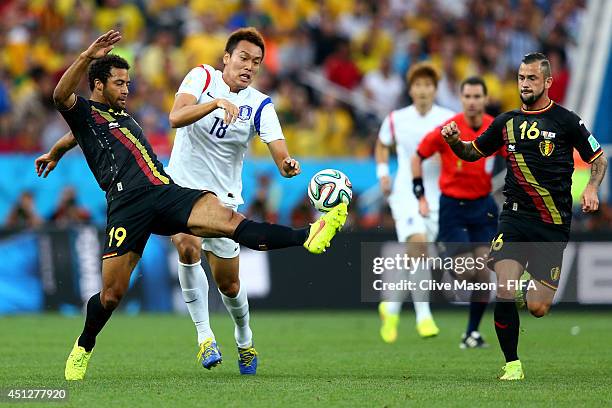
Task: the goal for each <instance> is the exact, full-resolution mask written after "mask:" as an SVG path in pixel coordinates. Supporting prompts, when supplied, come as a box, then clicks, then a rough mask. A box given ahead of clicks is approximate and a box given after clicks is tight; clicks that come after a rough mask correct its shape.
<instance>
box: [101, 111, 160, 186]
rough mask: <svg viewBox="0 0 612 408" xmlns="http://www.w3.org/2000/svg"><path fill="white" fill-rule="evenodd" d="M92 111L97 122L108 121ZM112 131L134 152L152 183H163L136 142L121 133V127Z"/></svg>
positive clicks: (111, 131) (139, 164)
mask: <svg viewBox="0 0 612 408" xmlns="http://www.w3.org/2000/svg"><path fill="white" fill-rule="evenodd" d="M91 113H92V114H93V117H94V120H95V121H96V123H105V122H108V121H107V120H106V119H104V118H103V117H102V115H100V114H99V113H98V112H96V111H95V110H92V111H91ZM110 133H111V134H112V135H113V136H115V138H116V139H117V140H119V141H120V142H121V144H123V145H124V146H125V147H126V148H127V149H128V150H129V151H130V153H132V156H134V158H135V159H136V163H138V167H140V170H142V172H143V173H144V174H145V176H147V178H148V179H149V181H150V182H151V183H153V184H155V185H160V184H163V183H162V182H161V180H159V179H158V178H157V177H155V176H154V175H153V173H152V172H151V169H150V168H149V166H148V165H147V163H146V162H145V160H144V158H143V157H142V154H141V153H140V152H139V151H138V148H136V146H134V143H132V142H131V141H130V140H129V139H128V138H127V137H125V135H124V134H123V133H121V131H120V130H119V129H111V130H110Z"/></svg>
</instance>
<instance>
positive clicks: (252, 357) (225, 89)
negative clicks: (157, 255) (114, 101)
mask: <svg viewBox="0 0 612 408" xmlns="http://www.w3.org/2000/svg"><path fill="white" fill-rule="evenodd" d="M263 56H264V42H263V39H262V37H261V35H260V34H259V33H258V32H257V30H255V29H254V28H246V29H240V30H237V31H235V32H234V33H232V34H231V35H230V37H229V38H228V40H227V44H226V47H225V54H224V56H223V63H224V68H223V72H221V71H218V70H215V69H214V68H212V67H211V66H209V65H201V66H198V67H196V68H194V69H192V70H191V71H190V72H189V73H188V74H187V76H186V77H185V79H184V80H183V82H182V84H181V86H180V87H179V89H178V92H177V93H176V97H175V100H174V106H173V107H172V111H171V112H170V123H171V125H172V127H174V128H179V129H178V130H177V132H176V138H175V141H174V146H173V149H172V155H171V157H170V163H169V165H168V168H167V169H166V170H167V172H168V174H170V176H171V177H172V178H173V180H174V181H175V182H176V183H177V184H179V185H181V186H184V187H189V188H195V189H200V190H208V191H212V192H214V193H215V194H216V195H217V196H218V197H219V199H220V200H221V201H222V202H223V203H224V204H225V205H226V206H228V207H230V208H232V209H234V210H235V209H237V207H238V206H239V205H240V204H242V203H243V200H242V196H241V192H242V164H243V160H244V156H245V154H246V152H247V149H248V144H249V141H250V140H251V139H252V138H253V137H254V136H255V135H256V134H259V137H260V138H261V140H262V141H263V142H264V143H266V144H267V145H268V148H269V149H270V153H271V155H272V158H273V159H274V161H275V163H276V165H277V167H278V169H279V172H280V173H281V175H283V176H284V177H293V176H296V175H298V174H299V173H300V165H299V163H298V162H297V161H296V160H294V159H292V158H291V157H290V156H289V153H288V151H287V146H286V144H285V139H284V136H283V132H282V129H281V126H280V123H279V121H278V117H277V115H276V112H275V110H274V105H272V102H271V99H270V98H269V97H268V96H267V95H265V94H263V93H261V92H259V91H257V90H256V89H254V88H252V87H250V84H251V82H252V81H253V79H254V77H255V75H256V74H257V72H258V71H259V68H260V65H261V63H262V60H263ZM172 242H173V243H174V245H175V246H176V248H177V250H178V253H179V267H178V271H179V281H180V284H181V289H182V292H183V298H184V300H185V303H186V304H187V308H188V309H189V313H190V315H191V318H192V320H193V321H194V323H195V326H196V329H197V332H198V344H199V346H200V352H199V353H198V358H199V359H200V361H201V363H202V365H203V366H204V367H205V368H208V369H210V368H212V367H214V366H216V365H218V364H219V363H221V352H220V351H219V348H218V346H217V344H216V340H215V336H214V334H213V331H212V329H211V328H210V322H209V314H208V280H207V278H206V274H205V273H204V270H203V269H202V266H201V259H200V253H201V250H204V254H205V256H206V260H207V261H208V263H209V265H210V267H211V271H212V275H213V277H214V279H215V282H216V283H217V286H218V287H219V291H220V293H221V298H222V299H223V303H224V304H225V307H226V308H227V310H228V312H229V313H230V315H231V316H232V319H233V321H234V323H235V330H234V336H235V339H236V344H237V346H238V354H239V360H238V364H239V369H240V373H241V374H255V372H256V369H257V352H256V351H255V348H254V347H253V339H252V337H253V335H252V332H251V329H250V327H249V304H248V300H247V293H246V290H245V288H243V287H241V286H240V279H239V273H238V272H239V268H238V265H239V263H238V255H239V252H240V246H239V245H238V244H237V243H236V242H234V241H233V240H231V239H229V238H204V239H202V238H199V237H195V236H192V235H187V234H178V235H175V236H173V237H172Z"/></svg>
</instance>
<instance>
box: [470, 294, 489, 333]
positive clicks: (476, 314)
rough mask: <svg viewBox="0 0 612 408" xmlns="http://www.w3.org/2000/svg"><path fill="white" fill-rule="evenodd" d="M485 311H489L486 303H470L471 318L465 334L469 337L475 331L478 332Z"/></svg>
mask: <svg viewBox="0 0 612 408" xmlns="http://www.w3.org/2000/svg"><path fill="white" fill-rule="evenodd" d="M485 310H487V303H486V302H470V318H469V320H468V325H467V330H466V332H465V334H466V335H468V336H469V335H470V333H472V332H473V331H478V326H480V321H481V320H482V315H483V314H484V312H485Z"/></svg>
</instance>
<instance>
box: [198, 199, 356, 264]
mask: <svg viewBox="0 0 612 408" xmlns="http://www.w3.org/2000/svg"><path fill="white" fill-rule="evenodd" d="M347 214H348V213H347V208H346V204H340V205H338V206H336V207H334V209H332V210H331V211H330V212H328V213H327V214H325V215H324V216H323V217H321V218H320V219H319V220H318V221H317V222H315V223H314V224H312V225H311V226H310V228H299V229H294V228H290V227H286V226H283V225H278V224H269V223H265V222H255V221H251V220H247V219H246V218H245V217H244V216H243V215H241V214H239V213H237V212H236V211H233V210H231V209H229V208H227V207H225V206H224V205H223V204H222V203H221V201H219V199H218V198H217V197H216V196H215V195H213V194H210V193H208V194H204V195H203V196H202V197H200V198H199V199H198V200H197V201H196V203H195V205H194V206H193V208H192V209H191V213H190V215H189V220H188V222H187V227H188V228H189V230H190V232H191V233H192V234H193V235H197V236H199V237H208V238H215V237H227V238H232V239H233V240H234V241H236V242H238V243H239V244H242V245H244V246H246V247H247V248H251V249H254V250H257V251H268V250H272V249H280V248H288V247H292V246H302V245H304V246H305V247H306V248H307V249H308V250H309V251H310V252H313V253H321V252H323V251H324V250H325V248H326V247H328V246H329V244H330V241H331V239H332V238H333V237H334V235H335V234H336V233H337V232H338V231H339V230H340V228H342V226H343V225H344V222H345V221H346V216H347Z"/></svg>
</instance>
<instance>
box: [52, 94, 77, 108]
mask: <svg viewBox="0 0 612 408" xmlns="http://www.w3.org/2000/svg"><path fill="white" fill-rule="evenodd" d="M78 101H79V97H78V95H74V103H73V104H72V106H70V107H69V108H66V109H62V108H60V107H59V106H58V107H57V110H58V111H60V112H68V111H70V110H72V109H74V107H75V106H76V104H77V102H78Z"/></svg>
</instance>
